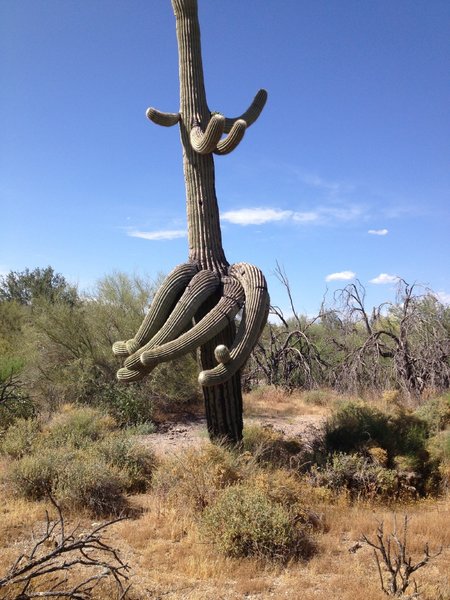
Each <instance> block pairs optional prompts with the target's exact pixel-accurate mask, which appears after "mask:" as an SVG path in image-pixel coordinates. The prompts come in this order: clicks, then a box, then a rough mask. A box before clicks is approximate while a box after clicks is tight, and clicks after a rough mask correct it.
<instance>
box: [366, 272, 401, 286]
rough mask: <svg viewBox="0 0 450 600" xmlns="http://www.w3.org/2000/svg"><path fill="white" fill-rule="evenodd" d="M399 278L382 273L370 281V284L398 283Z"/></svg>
mask: <svg viewBox="0 0 450 600" xmlns="http://www.w3.org/2000/svg"><path fill="white" fill-rule="evenodd" d="M398 280H399V277H398V276H397V275H389V274H388V273H380V274H379V275H378V276H377V277H374V278H373V279H370V280H369V283H377V284H384V283H397V281H398Z"/></svg>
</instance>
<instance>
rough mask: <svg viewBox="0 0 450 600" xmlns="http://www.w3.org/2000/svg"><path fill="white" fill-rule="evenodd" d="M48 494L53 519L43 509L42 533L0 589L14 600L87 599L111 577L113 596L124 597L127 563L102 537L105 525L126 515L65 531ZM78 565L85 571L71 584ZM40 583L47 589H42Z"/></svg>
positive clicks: (57, 509) (8, 574) (121, 598)
mask: <svg viewBox="0 0 450 600" xmlns="http://www.w3.org/2000/svg"><path fill="white" fill-rule="evenodd" d="M48 497H49V499H50V502H51V503H52V504H53V506H54V508H55V509H56V512H57V515H58V516H57V519H56V520H54V521H52V520H51V519H50V516H49V513H48V512H46V524H45V530H44V533H43V534H42V535H41V536H40V537H39V538H38V539H37V541H35V543H34V546H33V547H32V548H31V550H30V551H29V552H28V553H23V554H21V555H19V556H18V558H17V559H16V561H15V562H14V564H13V565H12V566H11V567H10V569H9V571H8V572H7V574H6V575H5V576H4V577H2V578H1V579H0V589H2V588H3V589H4V590H5V591H9V590H11V591H12V590H14V592H13V595H12V596H8V597H11V598H12V599H13V600H29V599H30V598H37V597H39V598H46V597H48V598H50V597H55V598H56V597H61V598H71V599H73V600H88V599H89V598H91V597H92V592H93V590H94V588H95V587H96V586H97V585H98V584H99V583H100V582H101V581H103V580H105V579H107V578H112V579H113V580H114V583H115V586H116V591H117V596H116V598H117V600H123V599H124V598H125V597H126V594H127V592H128V589H129V586H128V585H126V582H127V581H128V575H127V573H128V572H129V566H128V565H127V564H126V563H125V562H123V560H122V559H121V557H120V555H119V553H118V551H117V550H116V549H115V548H113V547H112V546H111V545H110V544H109V543H108V542H107V541H105V540H104V539H103V538H102V536H103V534H104V532H105V530H106V529H107V528H108V527H110V526H111V525H113V524H114V523H117V522H119V521H122V520H123V519H124V518H126V517H120V518H117V519H113V520H111V521H108V522H106V523H103V524H101V525H98V526H96V527H94V528H93V529H91V530H90V531H88V532H87V533H80V531H79V526H76V527H75V528H74V529H72V530H71V531H70V533H67V532H66V523H65V518H64V515H63V513H62V511H61V507H60V506H59V504H58V503H57V502H56V500H55V499H54V498H53V496H52V495H51V494H50V493H48ZM33 538H34V536H33ZM33 541H34V540H33ZM49 547H51V549H50V550H48V548H49ZM79 567H84V568H85V569H86V572H87V574H86V575H85V577H84V579H83V580H82V581H80V582H78V583H70V582H69V574H71V573H76V572H77V571H78V569H79ZM44 576H47V577H45V580H43V579H42V578H43V577H44ZM48 576H50V579H49V578H48ZM40 578H41V579H40ZM43 585H45V588H46V589H42V586H43ZM16 590H17V591H16Z"/></svg>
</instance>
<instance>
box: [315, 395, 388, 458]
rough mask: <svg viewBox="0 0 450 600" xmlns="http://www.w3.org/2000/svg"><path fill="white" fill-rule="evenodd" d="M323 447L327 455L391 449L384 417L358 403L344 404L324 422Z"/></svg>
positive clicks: (380, 413)
mask: <svg viewBox="0 0 450 600" xmlns="http://www.w3.org/2000/svg"><path fill="white" fill-rule="evenodd" d="M325 443H326V447H327V449H328V451H329V452H353V451H355V450H356V451H358V450H362V449H364V448H367V447H370V446H371V445H377V446H381V447H382V448H385V449H386V450H388V449H390V447H391V446H392V432H391V429H390V427H389V419H388V416H387V415H385V414H383V413H382V412H380V411H379V410H377V409H375V408H372V407H370V406H367V405H366V404H363V403H358V402H346V403H344V404H342V405H341V406H340V407H339V408H338V409H337V411H336V412H335V413H334V414H333V415H332V416H331V417H330V418H329V419H328V420H327V422H326V425H325Z"/></svg>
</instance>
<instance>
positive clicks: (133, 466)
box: [2, 406, 155, 514]
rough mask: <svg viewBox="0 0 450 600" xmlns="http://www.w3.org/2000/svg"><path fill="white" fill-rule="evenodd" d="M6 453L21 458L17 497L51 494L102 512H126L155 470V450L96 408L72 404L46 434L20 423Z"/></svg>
mask: <svg viewBox="0 0 450 600" xmlns="http://www.w3.org/2000/svg"><path fill="white" fill-rule="evenodd" d="M15 434H18V435H15ZM5 442H6V445H5ZM2 451H3V452H4V453H5V454H8V456H9V457H10V458H11V459H16V460H12V461H11V463H10V466H9V472H8V474H7V478H8V479H9V481H10V483H11V484H12V486H13V488H14V490H15V491H16V493H17V494H19V495H22V496H24V497H26V498H30V499H41V498H43V497H45V495H46V494H47V493H49V492H50V493H51V494H52V495H53V496H54V497H55V498H56V499H57V500H58V501H59V502H60V503H61V504H62V505H64V506H66V507H69V508H76V509H81V508H86V509H88V510H89V511H91V512H94V513H96V514H109V513H117V512H120V511H121V510H122V509H123V508H124V506H125V504H126V498H125V494H126V493H135V492H143V491H145V489H146V488H147V487H148V485H149V483H150V479H151V475H152V472H153V470H154V467H155V460H154V456H153V454H152V452H150V451H149V450H147V449H145V448H144V447H143V446H140V445H139V444H137V443H136V442H135V441H134V440H133V439H132V438H131V436H130V435H129V434H127V433H126V432H125V431H118V430H117V428H116V429H114V421H113V419H112V418H111V417H110V416H108V415H107V416H104V415H102V414H101V413H100V412H99V411H96V410H94V409H92V408H74V407H71V406H67V407H65V408H64V410H63V411H62V412H61V413H59V414H56V415H54V416H53V418H52V419H51V420H50V422H49V423H48V424H47V425H46V426H45V427H44V428H43V429H42V430H40V428H39V426H38V424H37V423H36V422H26V421H25V422H20V423H19V424H18V426H13V427H11V428H10V431H8V435H7V436H6V438H5V440H4V442H3V444H2Z"/></svg>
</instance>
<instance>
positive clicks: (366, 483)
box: [310, 453, 398, 499]
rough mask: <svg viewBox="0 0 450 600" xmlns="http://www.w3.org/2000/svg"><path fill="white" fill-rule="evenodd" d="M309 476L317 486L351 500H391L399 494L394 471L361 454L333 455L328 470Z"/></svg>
mask: <svg viewBox="0 0 450 600" xmlns="http://www.w3.org/2000/svg"><path fill="white" fill-rule="evenodd" d="M310 476H311V480H312V481H313V483H314V484H315V485H317V486H320V487H326V488H328V489H330V490H332V491H333V492H338V493H339V492H342V491H343V490H347V491H348V493H349V494H350V497H351V498H352V499H356V498H368V499H370V498H376V497H378V498H383V499H388V498H391V497H393V496H394V495H395V494H396V492H397V490H398V480H397V474H396V472H395V470H393V469H386V468H385V467H383V466H381V465H379V464H376V463H374V462H372V461H371V460H370V459H369V458H366V457H364V456H361V455H359V454H343V453H336V454H333V455H332V456H331V457H330V459H329V460H328V462H327V463H326V465H325V466H323V467H317V466H315V467H313V469H312V470H311V475H310Z"/></svg>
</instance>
